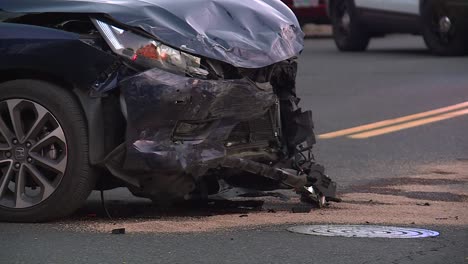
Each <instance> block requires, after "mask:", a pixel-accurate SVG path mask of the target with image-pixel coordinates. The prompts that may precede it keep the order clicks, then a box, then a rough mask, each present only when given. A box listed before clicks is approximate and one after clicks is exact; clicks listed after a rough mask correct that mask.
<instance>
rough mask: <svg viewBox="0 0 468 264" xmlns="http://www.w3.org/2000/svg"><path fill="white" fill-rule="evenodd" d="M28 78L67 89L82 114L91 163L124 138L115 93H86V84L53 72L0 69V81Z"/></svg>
mask: <svg viewBox="0 0 468 264" xmlns="http://www.w3.org/2000/svg"><path fill="white" fill-rule="evenodd" d="M20 79H32V80H40V81H44V82H48V83H51V84H54V85H56V86H58V87H60V88H62V89H64V90H68V91H69V93H70V94H71V95H72V96H73V97H74V98H75V99H76V101H77V102H78V103H79V105H80V106H81V111H82V113H83V114H84V117H85V120H86V123H87V130H88V137H89V145H90V152H89V159H90V164H91V165H98V164H100V163H102V161H103V160H104V158H105V157H106V155H107V154H108V153H109V152H110V151H112V150H113V149H114V148H116V147H117V146H118V145H119V144H121V143H122V142H123V141H124V134H125V132H124V131H125V129H123V128H122V126H125V120H124V117H123V115H122V114H121V112H120V108H119V106H120V103H119V98H118V93H117V92H116V93H114V94H111V95H108V96H107V97H105V98H103V97H90V96H89V90H88V89H89V88H82V87H77V86H76V85H75V84H73V83H71V82H68V81H67V80H64V79H63V78H60V77H58V76H55V75H54V74H49V73H45V72H40V71H31V70H24V69H17V70H3V71H0V83H3V82H7V81H12V80H20Z"/></svg>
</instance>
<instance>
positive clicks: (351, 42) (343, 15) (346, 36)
mask: <svg viewBox="0 0 468 264" xmlns="http://www.w3.org/2000/svg"><path fill="white" fill-rule="evenodd" d="M330 15H331V22H332V28H333V38H334V40H335V44H336V46H337V48H338V49H339V50H341V51H364V50H366V49H367V46H369V42H370V34H369V33H367V32H366V30H365V27H363V26H362V24H361V23H360V22H359V19H358V17H357V15H356V9H355V7H354V3H353V1H352V0H335V1H333V2H332V3H331V10H330Z"/></svg>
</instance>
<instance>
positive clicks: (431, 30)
mask: <svg viewBox="0 0 468 264" xmlns="http://www.w3.org/2000/svg"><path fill="white" fill-rule="evenodd" d="M421 19H422V23H423V36H424V41H425V42H426V45H427V46H428V48H429V49H430V50H431V51H432V52H433V53H435V54H437V55H442V56H458V55H466V54H468V12H467V11H465V10H463V8H461V9H454V8H452V9H450V8H448V7H447V5H446V1H442V0H427V1H425V2H424V4H423V6H422V8H421Z"/></svg>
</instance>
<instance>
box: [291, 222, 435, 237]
mask: <svg viewBox="0 0 468 264" xmlns="http://www.w3.org/2000/svg"><path fill="white" fill-rule="evenodd" d="M288 231H290V232H294V233H299V234H306V235H316V236H340V237H367V238H423V237H435V236H438V235H439V233H438V232H436V231H432V230H426V229H419V228H407V227H395V226H372V225H305V226H295V227H290V228H288Z"/></svg>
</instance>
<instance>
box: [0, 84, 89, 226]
mask: <svg viewBox="0 0 468 264" xmlns="http://www.w3.org/2000/svg"><path fill="white" fill-rule="evenodd" d="M11 98H20V99H25V100H28V101H30V102H34V103H37V104H38V105H41V106H43V107H44V108H45V109H46V110H47V111H49V113H50V114H52V116H53V117H55V119H54V120H55V121H57V122H58V124H59V125H60V126H61V131H63V134H64V135H65V139H66V140H65V143H66V154H65V155H66V167H65V169H64V173H61V174H60V175H61V178H60V179H61V180H60V182H59V184H57V186H56V187H55V188H54V189H53V190H54V191H53V192H49V193H52V194H50V196H47V197H48V198H43V199H44V200H42V201H41V202H38V203H37V204H33V203H31V205H32V206H29V207H26V208H14V207H12V206H11V207H6V206H2V205H1V204H0V221H9V222H42V221H47V220H51V219H57V218H60V217H64V216H67V215H69V214H71V213H72V212H74V211H75V210H76V209H77V208H79V207H80V206H81V205H82V204H83V202H84V201H85V200H86V198H87V197H88V196H89V194H90V192H91V191H92V189H93V188H94V186H95V182H96V181H95V180H96V178H95V175H94V174H93V173H92V170H91V168H90V166H89V159H88V136H87V129H86V127H87V126H86V122H85V118H84V116H83V113H82V109H81V107H80V105H79V103H78V102H77V101H76V100H75V98H74V97H73V96H72V94H71V93H70V92H68V91H66V90H65V89H62V88H60V87H58V86H56V85H53V84H51V83H47V82H44V81H37V80H15V81H8V82H5V83H1V84H0V102H2V101H3V102H5V101H7V100H10V101H11V100H12V99H11ZM44 129H45V128H44ZM10 155H11V154H10ZM28 155H29V154H28ZM25 166H26V165H25ZM0 178H1V174H0ZM15 184H16V183H15ZM15 188H16V187H15ZM43 197H45V196H43ZM0 198H1V197H0ZM0 201H1V200H0Z"/></svg>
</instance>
